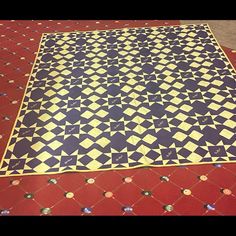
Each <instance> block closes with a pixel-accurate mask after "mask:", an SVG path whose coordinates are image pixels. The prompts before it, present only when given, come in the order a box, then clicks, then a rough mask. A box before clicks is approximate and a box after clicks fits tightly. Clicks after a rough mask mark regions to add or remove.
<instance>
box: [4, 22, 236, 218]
mask: <svg viewBox="0 0 236 236" xmlns="http://www.w3.org/2000/svg"><path fill="white" fill-rule="evenodd" d="M178 23H179V22H178V21H175V22H173V21H172V22H170V21H168V24H175V25H176V24H178ZM146 25H148V26H157V25H166V24H165V22H164V21H147V22H144V21H137V22H133V21H119V22H115V21H101V22H96V21H79V22H76V21H61V22H59V21H1V22H0V47H1V59H0V64H1V68H3V70H2V71H1V74H0V83H1V87H0V116H1V118H0V145H1V146H0V147H1V150H0V152H1V156H2V154H3V151H4V149H5V145H6V143H7V141H8V137H9V134H10V131H11V129H12V125H13V123H14V121H15V117H16V114H17V111H18V108H19V104H20V102H21V99H22V96H23V93H24V88H25V85H26V83H27V79H28V74H29V73H30V70H31V67H32V63H33V61H34V55H33V53H32V52H35V51H36V50H37V47H38V43H39V39H40V36H41V33H43V32H53V31H56V30H57V31H73V30H94V29H109V28H119V27H126V26H128V27H139V26H146ZM224 50H225V52H226V53H227V55H228V57H229V58H230V59H231V62H232V63H233V64H234V65H235V64H236V55H235V53H232V52H231V50H230V49H226V48H224ZM235 173H236V164H223V165H218V166H213V165H202V166H191V167H168V168H167V167H165V168H150V169H137V170H124V171H111V172H110V171H109V172H96V173H80V174H78V173H75V174H62V175H56V176H33V177H30V176H27V177H17V178H16V177H15V178H14V177H11V178H2V179H0V210H1V214H2V215H4V214H5V215H7V214H9V215H40V214H43V213H44V214H46V213H48V214H50V215H81V214H91V215H123V214H125V215H132V214H133V215H166V214H171V215H212V214H213V215H235V213H236V206H235V204H234V203H235V200H236V199H235V194H236V184H235ZM202 175H205V176H207V178H204V176H202ZM162 176H168V178H161V177H162ZM199 176H202V177H201V180H200V179H199ZM125 177H131V179H126V182H125V181H124V178H125ZM50 178H56V179H57V183H56V184H53V183H48V180H49V179H50ZM89 178H93V179H94V180H95V181H93V180H91V179H90V180H89V181H88V182H90V184H89V183H87V182H86V181H87V179H89ZM14 180H19V181H14ZM131 180H132V181H131ZM12 181H13V182H12ZM130 181H131V182H130ZM52 182H53V181H52ZM93 182H94V183H93ZM128 182H129V183H128ZM184 189H185V191H184ZM186 189H187V190H186ZM223 189H224V191H223ZM68 192H69V194H68ZM70 192H71V193H70ZM107 192H108V193H107ZM104 193H106V194H104ZM104 195H105V196H104ZM207 204H208V207H206V205H207ZM167 205H171V206H172V207H171V206H167ZM45 208H46V209H45ZM47 208H50V209H47ZM84 208H86V209H85V210H84ZM90 208H91V209H90ZM124 208H125V211H126V212H124ZM42 209H44V210H42ZM167 210H169V211H167ZM84 212H85V213H84ZM86 212H87V213H86ZM90 212H91V213H90Z"/></svg>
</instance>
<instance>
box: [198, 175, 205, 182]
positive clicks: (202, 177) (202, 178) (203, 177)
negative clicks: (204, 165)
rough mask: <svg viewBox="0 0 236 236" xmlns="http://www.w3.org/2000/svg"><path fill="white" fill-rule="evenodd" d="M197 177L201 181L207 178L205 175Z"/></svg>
mask: <svg viewBox="0 0 236 236" xmlns="http://www.w3.org/2000/svg"><path fill="white" fill-rule="evenodd" d="M199 179H200V180H202V181H206V180H207V176H206V175H201V176H200V177H199Z"/></svg>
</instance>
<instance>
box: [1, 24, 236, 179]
mask: <svg viewBox="0 0 236 236" xmlns="http://www.w3.org/2000/svg"><path fill="white" fill-rule="evenodd" d="M187 25H192V26H196V25H206V26H207V27H208V29H209V30H210V32H211V34H212V36H213V38H214V39H215V41H216V43H217V45H218V47H219V48H220V49H221V51H222V52H223V54H224V56H225V58H226V59H227V60H228V62H229V64H230V65H231V66H232V68H233V70H234V73H236V69H235V68H234V66H233V64H232V63H231V61H230V60H229V58H228V56H227V55H226V53H225V52H224V50H223V49H222V47H221V46H220V44H219V42H218V41H217V39H216V37H215V35H214V33H213V32H212V30H211V28H210V26H209V24H208V23H201V24H184V25H168V26H152V27H124V28H115V29H104V30H88V31H79V30H75V31H69V32H68V31H67V32H52V33H50V32H47V33H42V35H41V38H40V42H39V46H38V50H37V53H36V56H35V59H34V63H33V66H32V69H31V72H30V75H29V79H28V81H27V83H26V87H25V91H24V95H23V98H22V100H21V105H20V107H19V110H18V113H17V116H16V119H15V122H14V125H13V127H12V130H11V133H10V136H9V139H8V142H7V145H6V148H5V150H4V153H3V156H2V159H1V161H0V167H1V166H2V164H3V162H4V157H5V155H6V152H7V150H8V147H9V144H10V141H11V138H12V135H13V132H14V130H15V127H16V123H17V120H18V118H19V115H20V111H21V109H22V106H23V101H24V99H25V96H26V91H27V89H28V85H29V82H30V80H31V77H32V73H33V70H34V67H35V64H36V61H37V59H38V54H39V52H40V49H41V44H42V40H43V37H44V35H46V34H64V33H73V32H97V31H99V32H100V31H112V30H122V29H141V28H159V27H165V28H168V27H179V26H187ZM230 163H236V160H233V161H230V162H227V161H215V162H213V161H211V162H197V163H184V164H183V165H182V164H166V165H145V164H141V165H137V166H133V167H122V168H106V169H97V170H66V171H60V172H58V171H57V172H42V173H40V172H37V173H22V174H7V175H2V176H0V178H4V177H11V176H12V177H14V176H30V175H32V176H33V175H53V174H54V175H55V174H62V173H69V172H70V173H71V172H74V173H77V172H94V171H96V172H97V171H108V170H129V169H136V168H140V167H142V168H144V167H171V166H192V165H203V164H230Z"/></svg>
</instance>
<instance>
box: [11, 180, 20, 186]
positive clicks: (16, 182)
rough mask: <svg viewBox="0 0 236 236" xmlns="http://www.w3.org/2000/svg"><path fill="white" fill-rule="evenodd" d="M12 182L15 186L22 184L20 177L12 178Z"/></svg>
mask: <svg viewBox="0 0 236 236" xmlns="http://www.w3.org/2000/svg"><path fill="white" fill-rule="evenodd" d="M11 184H12V185H14V186H16V185H19V184H20V180H18V179H15V180H12V181H11Z"/></svg>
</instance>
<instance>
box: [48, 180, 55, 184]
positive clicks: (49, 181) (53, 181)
mask: <svg viewBox="0 0 236 236" xmlns="http://www.w3.org/2000/svg"><path fill="white" fill-rule="evenodd" d="M48 183H50V184H57V180H56V179H49V180H48Z"/></svg>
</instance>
